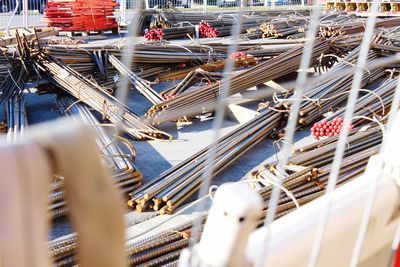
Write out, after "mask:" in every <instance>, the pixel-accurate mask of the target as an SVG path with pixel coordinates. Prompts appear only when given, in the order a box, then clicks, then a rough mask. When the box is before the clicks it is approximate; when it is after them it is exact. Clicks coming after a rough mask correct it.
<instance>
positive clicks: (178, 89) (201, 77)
mask: <svg viewBox="0 0 400 267" xmlns="http://www.w3.org/2000/svg"><path fill="white" fill-rule="evenodd" d="M221 78H222V74H221V73H219V72H208V71H205V70H203V69H201V68H197V69H196V70H193V71H191V72H189V74H188V75H186V77H185V78H184V79H183V80H182V81H181V82H180V83H179V84H177V85H176V86H173V87H171V88H168V89H167V90H164V91H163V92H161V95H162V97H163V98H164V99H168V98H171V97H175V96H176V95H179V94H182V93H183V92H185V91H186V90H188V89H189V88H191V87H192V86H193V85H195V84H196V83H198V82H202V81H204V82H205V83H212V82H215V81H216V80H220V79H221Z"/></svg>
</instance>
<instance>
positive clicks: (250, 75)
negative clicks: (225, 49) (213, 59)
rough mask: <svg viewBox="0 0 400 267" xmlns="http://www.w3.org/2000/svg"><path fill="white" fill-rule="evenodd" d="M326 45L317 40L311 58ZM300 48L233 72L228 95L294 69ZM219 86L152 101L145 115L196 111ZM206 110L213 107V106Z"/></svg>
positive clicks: (167, 116) (169, 116) (159, 118)
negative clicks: (169, 98)
mask: <svg viewBox="0 0 400 267" xmlns="http://www.w3.org/2000/svg"><path fill="white" fill-rule="evenodd" d="M327 49H328V44H327V43H326V42H321V41H317V42H316V44H315V46H314V49H313V58H315V57H317V56H319V55H320V54H321V53H323V52H325V51H327ZM302 51H303V48H302V47H298V48H294V49H291V50H289V51H288V52H286V53H283V54H281V55H279V56H277V57H275V58H272V59H270V60H267V61H266V62H264V63H261V64H258V65H256V66H255V67H252V68H250V69H247V70H244V71H243V72H241V73H239V74H235V75H234V76H233V77H232V79H231V82H230V88H229V95H233V94H236V93H239V92H241V91H243V90H246V89H248V88H251V87H253V86H257V85H259V84H262V83H264V82H267V81H270V80H273V79H276V78H279V77H282V76H284V75H286V74H289V73H292V72H294V71H296V70H297V68H298V67H299V64H300V59H301V54H302ZM220 87H222V85H220V84H211V85H208V86H205V87H203V88H200V89H198V90H196V91H194V92H187V93H183V94H181V95H180V96H177V97H176V98H174V99H171V100H168V101H164V102H163V103H160V104H158V105H154V106H153V107H151V108H150V109H149V111H148V112H147V114H146V115H147V117H148V118H149V120H150V121H152V122H153V123H155V124H156V123H161V122H164V121H168V120H173V119H177V118H180V117H182V116H185V115H194V114H199V113H201V112H202V111H204V110H203V109H204V104H206V103H214V102H215V101H216V99H217V97H218V95H219V90H220ZM208 111H212V108H211V110H208Z"/></svg>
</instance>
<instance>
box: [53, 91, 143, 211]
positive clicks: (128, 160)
mask: <svg viewBox="0 0 400 267" xmlns="http://www.w3.org/2000/svg"><path fill="white" fill-rule="evenodd" d="M59 103H60V105H61V106H62V109H63V112H64V113H66V114H68V115H69V116H74V118H75V119H76V120H77V121H78V122H81V123H82V122H83V123H85V124H88V125H91V126H92V127H93V132H94V134H95V136H96V143H97V145H98V146H99V150H100V152H101V153H102V154H103V155H104V159H105V164H106V165H107V166H108V167H109V168H110V169H111V170H112V172H113V175H112V178H111V179H112V181H113V183H114V184H115V186H116V187H118V188H119V189H120V190H121V191H122V192H123V193H127V192H131V191H132V190H134V189H136V188H138V187H139V186H140V185H141V184H142V177H143V175H142V174H141V172H140V171H139V170H138V169H137V167H136V166H135V165H134V163H133V161H134V160H135V156H136V152H135V150H134V148H133V147H132V146H131V145H129V148H130V153H129V154H126V153H123V152H122V150H121V149H120V148H119V147H118V146H117V144H115V142H116V140H115V139H113V138H112V137H110V135H109V134H108V133H107V132H106V131H105V130H104V129H103V128H102V127H103V126H102V125H101V124H100V123H99V121H98V120H97V119H96V118H95V117H94V116H93V114H92V113H91V112H90V110H89V108H88V107H87V106H86V105H85V104H82V103H75V101H74V98H72V97H69V96H64V97H60V98H59ZM74 103H75V104H74ZM63 185H64V182H63V179H62V178H60V177H55V180H54V181H53V182H52V184H51V186H50V195H49V202H50V205H49V208H48V209H49V212H50V215H51V217H52V218H53V219H55V218H59V217H62V216H64V215H66V214H67V213H68V212H69V208H68V206H67V202H66V201H65V199H64V195H65V193H64V186H63Z"/></svg>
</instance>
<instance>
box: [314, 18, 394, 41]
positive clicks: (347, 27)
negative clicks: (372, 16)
mask: <svg viewBox="0 0 400 267" xmlns="http://www.w3.org/2000/svg"><path fill="white" fill-rule="evenodd" d="M330 18H331V20H330V21H328V20H326V21H324V23H323V24H322V25H321V26H320V36H322V37H325V38H330V37H334V36H338V35H351V34H354V33H362V32H364V30H365V20H364V19H362V18H358V17H355V16H353V17H350V16H344V17H343V16H342V17H341V16H336V17H333V16H331V17H330ZM399 23H400V18H397V17H392V18H381V19H379V18H378V19H377V21H376V23H375V28H391V27H397V26H398V25H399Z"/></svg>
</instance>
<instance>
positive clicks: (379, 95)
mask: <svg viewBox="0 0 400 267" xmlns="http://www.w3.org/2000/svg"><path fill="white" fill-rule="evenodd" d="M396 86H397V79H393V78H390V79H387V80H385V81H384V82H383V83H382V84H381V85H380V86H379V87H378V88H376V89H375V90H371V92H366V93H364V94H363V96H361V97H360V98H358V99H357V101H356V106H355V110H354V115H353V118H352V121H351V122H352V125H354V126H360V125H363V124H365V123H371V121H370V120H368V118H371V119H376V121H377V122H382V123H383V122H384V121H385V120H386V115H387V114H388V113H389V111H390V107H391V105H392V101H393V95H394V92H395V90H396ZM345 112H346V110H345V108H341V109H339V110H338V111H336V112H334V113H333V114H331V115H329V116H327V117H326V119H328V120H331V119H334V118H336V117H343V116H344V113H345Z"/></svg>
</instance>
